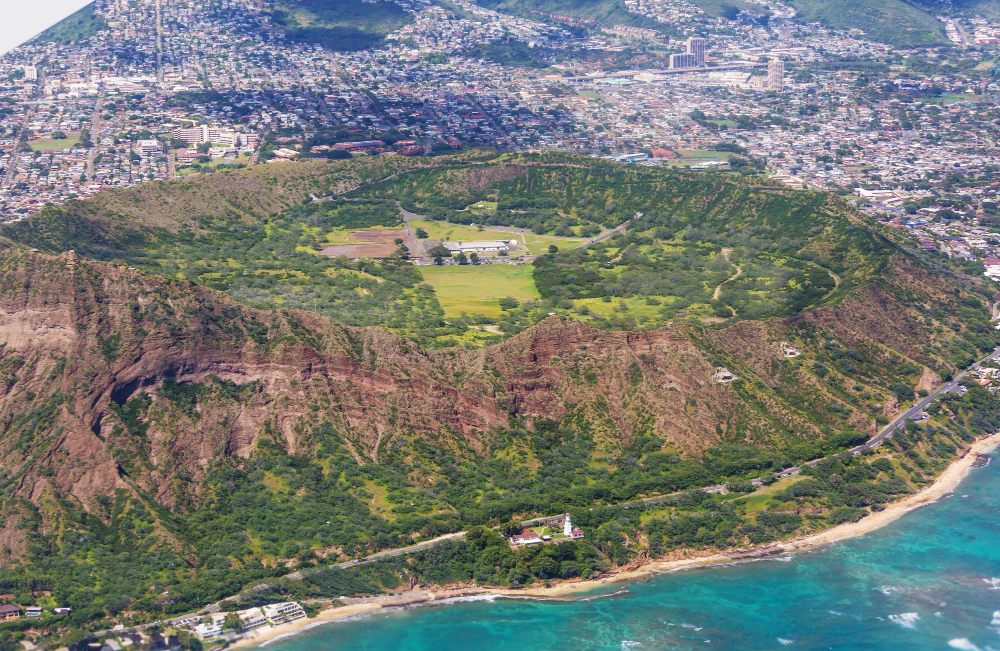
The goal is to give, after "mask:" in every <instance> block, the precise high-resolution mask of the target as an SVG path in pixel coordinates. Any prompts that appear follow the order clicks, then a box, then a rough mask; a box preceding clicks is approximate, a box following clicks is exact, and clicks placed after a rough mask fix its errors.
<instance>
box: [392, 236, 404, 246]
mask: <svg viewBox="0 0 1000 651" xmlns="http://www.w3.org/2000/svg"><path fill="white" fill-rule="evenodd" d="M392 243H393V244H395V245H396V246H403V238H401V237H397V238H396V239H394V240H393V241H392Z"/></svg>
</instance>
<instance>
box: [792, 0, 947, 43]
mask: <svg viewBox="0 0 1000 651" xmlns="http://www.w3.org/2000/svg"><path fill="white" fill-rule="evenodd" d="M786 4H788V5H789V6H791V7H794V8H795V10H796V11H797V12H798V13H797V16H796V20H799V21H803V22H819V23H822V24H823V25H825V26H827V27H829V28H831V29H842V30H849V29H859V30H861V31H863V32H864V33H865V34H866V36H867V37H868V38H870V39H871V40H873V41H878V42H880V43H888V44H890V45H895V46H897V47H923V46H931V45H940V44H943V43H947V42H948V41H947V38H946V37H945V33H944V25H942V24H941V22H940V21H938V20H937V19H936V18H934V16H932V15H931V14H930V13H928V12H927V11H925V10H923V9H921V8H920V7H918V6H916V4H915V3H911V2H908V1H907V0H886V1H880V2H872V1H871V0H787V2H786Z"/></svg>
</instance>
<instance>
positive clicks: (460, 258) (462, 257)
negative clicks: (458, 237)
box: [455, 252, 469, 264]
mask: <svg viewBox="0 0 1000 651" xmlns="http://www.w3.org/2000/svg"><path fill="white" fill-rule="evenodd" d="M455 262H457V263H458V264H469V258H467V257H466V255H465V254H464V253H461V252H460V253H459V254H458V255H456V256H455Z"/></svg>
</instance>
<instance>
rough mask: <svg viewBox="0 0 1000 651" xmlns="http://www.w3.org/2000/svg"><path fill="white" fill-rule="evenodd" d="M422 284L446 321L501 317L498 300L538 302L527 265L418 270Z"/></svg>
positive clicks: (427, 268)
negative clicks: (477, 316) (467, 316)
mask: <svg viewBox="0 0 1000 651" xmlns="http://www.w3.org/2000/svg"><path fill="white" fill-rule="evenodd" d="M420 271H421V274H422V275H423V277H424V280H425V281H426V282H427V284H429V285H430V286H431V287H433V288H434V293H435V294H436V295H437V297H438V301H439V302H440V303H441V307H442V308H444V316H445V318H450V317H456V316H461V315H462V314H463V313H465V314H481V315H484V316H488V317H499V316H500V315H501V309H500V304H499V303H498V301H499V299H501V298H504V297H507V296H510V297H513V298H516V299H518V300H520V301H527V300H533V299H537V298H538V290H536V289H535V285H534V283H533V282H532V279H531V267H530V266H529V265H506V264H486V265H478V266H472V265H469V266H462V267H459V266H449V267H424V268H421V270H420Z"/></svg>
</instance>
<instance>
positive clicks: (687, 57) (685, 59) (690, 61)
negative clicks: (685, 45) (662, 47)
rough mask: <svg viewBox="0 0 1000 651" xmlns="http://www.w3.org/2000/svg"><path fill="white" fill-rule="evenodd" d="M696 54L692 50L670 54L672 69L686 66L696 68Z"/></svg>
mask: <svg viewBox="0 0 1000 651" xmlns="http://www.w3.org/2000/svg"><path fill="white" fill-rule="evenodd" d="M697 60H698V59H697V58H696V57H695V55H693V54H691V53H690V52H682V53H680V54H671V55H670V69H671V70H680V69H684V68H694V67H695V65H696V62H697Z"/></svg>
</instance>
